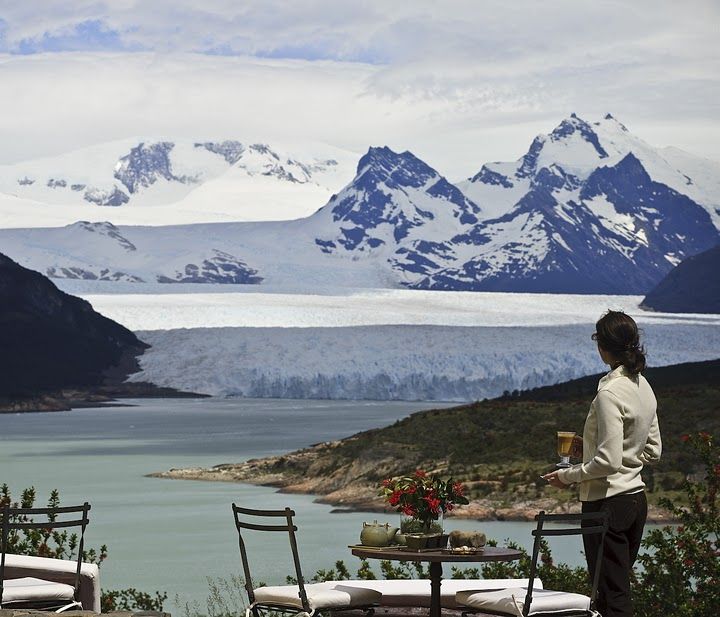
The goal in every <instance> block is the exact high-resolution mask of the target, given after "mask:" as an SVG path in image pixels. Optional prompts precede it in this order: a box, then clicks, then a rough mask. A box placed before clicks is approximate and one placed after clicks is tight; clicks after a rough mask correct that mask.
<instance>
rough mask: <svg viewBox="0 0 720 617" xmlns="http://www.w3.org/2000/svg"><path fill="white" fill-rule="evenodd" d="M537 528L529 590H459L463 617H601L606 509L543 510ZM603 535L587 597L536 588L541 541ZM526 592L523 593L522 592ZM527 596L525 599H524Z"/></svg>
mask: <svg viewBox="0 0 720 617" xmlns="http://www.w3.org/2000/svg"><path fill="white" fill-rule="evenodd" d="M535 520H536V521H537V528H536V529H534V530H533V531H532V535H533V536H534V537H535V541H534V543H533V553H532V562H531V564H530V577H529V579H528V586H527V588H526V589H523V588H519V589H518V588H516V589H499V590H495V591H460V592H458V593H457V594H456V596H455V601H456V602H457V603H458V604H459V605H460V606H461V607H462V608H463V617H467V615H469V614H471V613H478V612H481V613H487V614H490V615H513V616H514V617H518V616H519V615H522V617H529V616H535V617H541V616H542V617H544V616H546V615H547V616H551V615H558V616H559V615H562V616H563V617H595V616H597V617H599V613H597V611H596V610H595V599H596V597H597V588H598V581H599V574H600V563H601V562H602V552H603V550H602V547H603V543H604V541H605V534H606V533H607V530H608V514H607V512H592V513H586V514H545V512H544V511H541V512H540V513H539V514H538V515H537V516H536V517H535ZM546 522H562V523H579V524H580V526H579V527H567V528H561V529H557V528H551V529H545V528H544V525H545V523H546ZM588 534H601V542H600V549H599V550H598V555H597V561H596V563H595V575H594V576H593V581H592V593H591V594H590V597H589V598H588V597H587V596H585V595H582V594H579V593H568V592H564V591H552V590H550V589H533V583H534V581H535V578H536V575H537V560H538V556H539V554H540V540H541V539H542V538H544V537H548V536H572V535H588ZM523 592H524V593H523ZM523 596H524V598H523Z"/></svg>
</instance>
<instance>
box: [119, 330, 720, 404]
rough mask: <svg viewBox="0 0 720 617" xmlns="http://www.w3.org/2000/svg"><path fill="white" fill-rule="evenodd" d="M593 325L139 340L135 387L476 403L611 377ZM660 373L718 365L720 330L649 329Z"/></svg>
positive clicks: (189, 334)
mask: <svg viewBox="0 0 720 617" xmlns="http://www.w3.org/2000/svg"><path fill="white" fill-rule="evenodd" d="M591 329H592V326H591V325H588V324H585V325H566V326H550V327H522V328H499V327H465V328H463V327H446V326H366V327H340V328H198V329H181V330H165V331H141V332H138V336H139V338H140V339H142V340H143V341H145V342H147V343H149V344H151V345H152V348H151V349H150V350H148V351H147V352H146V353H145V355H143V356H142V357H141V359H140V362H141V366H142V372H140V373H137V374H136V375H134V376H132V379H133V380H137V381H145V380H147V381H152V382H153V383H156V384H158V385H162V386H171V387H175V388H182V389H186V390H192V391H196V392H204V393H208V394H214V395H219V396H244V397H273V398H329V399H375V400H437V401H443V400H445V401H472V400H477V399H483V398H487V397H494V396H499V395H502V394H503V392H505V391H512V390H516V389H527V388H533V387H536V386H542V385H548V384H552V383H558V382H562V381H566V380H569V379H573V378H576V377H581V376H583V375H587V374H591V373H599V372H602V371H603V370H604V365H603V364H602V363H601V362H600V360H599V358H598V357H597V351H596V349H595V348H594V346H593V345H592V344H591V342H590V340H589V336H588V332H589V330H591ZM644 330H645V337H646V342H647V345H648V348H649V349H650V350H651V354H650V356H649V361H650V363H651V364H652V365H653V366H660V365H663V364H671V363H672V364H674V363H678V362H686V361H698V360H708V359H711V358H715V357H716V356H717V349H719V348H720V330H719V329H718V328H717V326H716V325H714V324H713V325H702V324H696V325H678V324H672V325H664V324H651V325H647V326H645V327H644Z"/></svg>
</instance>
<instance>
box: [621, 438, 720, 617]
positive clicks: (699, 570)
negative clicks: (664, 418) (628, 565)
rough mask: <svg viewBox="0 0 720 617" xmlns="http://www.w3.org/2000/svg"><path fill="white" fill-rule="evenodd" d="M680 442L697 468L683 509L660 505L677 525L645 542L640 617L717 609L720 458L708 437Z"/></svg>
mask: <svg viewBox="0 0 720 617" xmlns="http://www.w3.org/2000/svg"><path fill="white" fill-rule="evenodd" d="M681 439H682V440H683V441H684V442H685V444H686V446H689V447H690V448H692V450H693V452H694V454H695V456H696V457H697V458H699V459H700V461H699V462H700V466H699V467H697V468H696V472H695V473H692V474H689V476H688V478H687V479H686V480H685V483H684V492H685V497H686V502H685V503H684V504H678V503H676V502H674V501H672V500H670V499H667V498H663V499H661V500H660V505H661V506H663V507H664V508H666V509H667V510H669V511H670V512H671V513H672V514H673V515H674V516H675V517H676V518H677V519H678V520H679V521H680V523H681V524H680V525H679V526H676V527H672V526H669V525H668V526H665V527H662V528H660V529H653V530H651V531H650V532H649V533H648V534H647V536H646V537H645V539H644V540H643V543H642V546H643V548H645V549H647V551H646V552H643V553H642V554H641V555H640V556H639V557H638V562H639V563H640V566H641V568H640V569H639V570H638V571H637V572H636V573H635V581H634V589H633V594H634V599H635V606H636V609H635V610H636V614H637V615H638V617H654V616H655V615H673V617H716V616H717V614H718V607H720V517H719V516H718V487H719V486H720V452H718V448H717V446H715V445H714V443H713V438H712V436H711V435H710V434H709V433H704V432H702V433H697V434H695V435H683V437H682V438H681Z"/></svg>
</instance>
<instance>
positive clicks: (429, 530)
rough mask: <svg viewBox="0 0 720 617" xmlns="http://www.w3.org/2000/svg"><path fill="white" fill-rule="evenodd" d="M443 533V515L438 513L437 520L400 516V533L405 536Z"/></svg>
mask: <svg viewBox="0 0 720 617" xmlns="http://www.w3.org/2000/svg"><path fill="white" fill-rule="evenodd" d="M442 532H443V514H442V512H440V514H439V515H438V518H437V520H424V519H421V518H418V517H416V516H408V515H407V514H401V515H400V533H401V534H403V535H407V534H411V533H412V534H425V535H429V534H436V533H442Z"/></svg>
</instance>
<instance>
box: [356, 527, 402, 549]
mask: <svg viewBox="0 0 720 617" xmlns="http://www.w3.org/2000/svg"><path fill="white" fill-rule="evenodd" d="M397 531H398V528H397V527H390V523H385V524H384V525H380V524H379V523H378V522H377V521H373V522H372V523H363V528H362V532H360V543H361V544H362V545H363V546H388V545H390V544H392V543H393V540H394V538H395V534H396V533H397Z"/></svg>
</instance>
